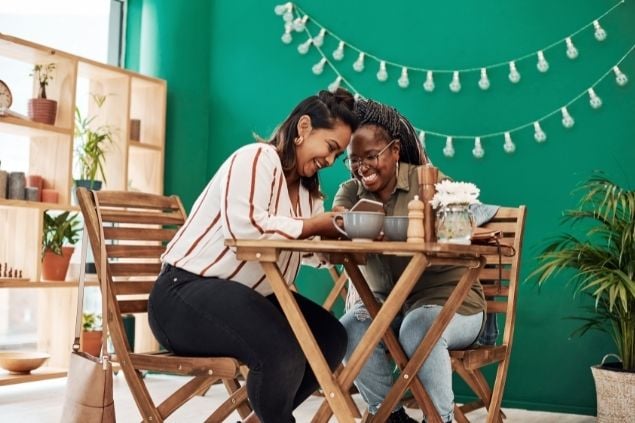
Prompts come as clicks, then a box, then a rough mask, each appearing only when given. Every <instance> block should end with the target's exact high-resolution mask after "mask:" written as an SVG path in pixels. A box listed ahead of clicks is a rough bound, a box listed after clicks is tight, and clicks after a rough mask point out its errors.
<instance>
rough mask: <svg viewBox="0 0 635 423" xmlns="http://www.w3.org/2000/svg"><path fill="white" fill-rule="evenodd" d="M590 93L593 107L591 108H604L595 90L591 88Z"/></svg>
mask: <svg viewBox="0 0 635 423" xmlns="http://www.w3.org/2000/svg"><path fill="white" fill-rule="evenodd" d="M588 93H589V104H590V105H591V107H593V108H594V109H599V108H600V107H602V99H601V98H600V97H598V95H597V94H596V93H595V90H594V89H593V88H589V90H588Z"/></svg>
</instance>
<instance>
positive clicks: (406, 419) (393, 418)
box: [386, 407, 418, 423]
mask: <svg viewBox="0 0 635 423" xmlns="http://www.w3.org/2000/svg"><path fill="white" fill-rule="evenodd" d="M386 423H418V422H417V421H416V420H415V419H413V418H412V417H410V416H409V415H407V414H406V410H404V408H403V407H401V408H400V409H399V410H397V411H393V412H392V413H391V414H390V416H389V417H388V420H386Z"/></svg>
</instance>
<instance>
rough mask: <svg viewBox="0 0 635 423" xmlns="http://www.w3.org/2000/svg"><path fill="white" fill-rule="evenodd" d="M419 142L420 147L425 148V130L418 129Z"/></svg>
mask: <svg viewBox="0 0 635 423" xmlns="http://www.w3.org/2000/svg"><path fill="white" fill-rule="evenodd" d="M419 142H420V143H421V148H423V149H424V150H425V149H426V132H425V131H419Z"/></svg>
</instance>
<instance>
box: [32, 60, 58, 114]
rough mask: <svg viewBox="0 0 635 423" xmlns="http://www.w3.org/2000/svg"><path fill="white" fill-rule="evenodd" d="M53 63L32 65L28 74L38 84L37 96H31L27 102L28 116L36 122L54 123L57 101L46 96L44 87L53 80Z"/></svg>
mask: <svg viewBox="0 0 635 423" xmlns="http://www.w3.org/2000/svg"><path fill="white" fill-rule="evenodd" d="M54 71H55V63H46V64H38V65H35V66H34V67H33V72H32V73H31V74H30V76H32V77H34V78H35V81H36V82H37V85H38V88H37V90H38V93H37V98H32V99H30V100H29V103H28V114H29V118H31V119H32V120H34V121H36V122H41V123H46V124H49V125H54V124H55V117H56V116H57V101H55V100H51V99H49V98H47V97H46V87H47V86H48V84H49V82H50V81H52V80H53V72H54Z"/></svg>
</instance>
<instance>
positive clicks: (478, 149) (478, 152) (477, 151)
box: [472, 137, 485, 159]
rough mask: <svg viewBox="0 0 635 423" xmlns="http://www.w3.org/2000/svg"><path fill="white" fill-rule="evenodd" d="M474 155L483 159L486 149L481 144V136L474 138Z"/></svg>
mask: <svg viewBox="0 0 635 423" xmlns="http://www.w3.org/2000/svg"><path fill="white" fill-rule="evenodd" d="M472 155H473V156H474V157H476V158H477V159H482V158H483V156H484V155H485V150H483V146H482V145H481V137H476V138H474V148H473V149H472Z"/></svg>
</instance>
